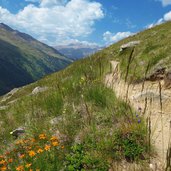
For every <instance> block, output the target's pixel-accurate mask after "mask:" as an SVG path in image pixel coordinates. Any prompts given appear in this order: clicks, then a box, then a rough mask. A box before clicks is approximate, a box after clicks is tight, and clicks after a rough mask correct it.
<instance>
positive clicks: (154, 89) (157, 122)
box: [105, 61, 171, 165]
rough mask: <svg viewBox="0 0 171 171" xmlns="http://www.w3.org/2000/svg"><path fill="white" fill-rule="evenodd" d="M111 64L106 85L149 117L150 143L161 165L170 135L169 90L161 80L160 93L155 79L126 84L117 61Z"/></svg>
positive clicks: (170, 93) (170, 102)
mask: <svg viewBox="0 0 171 171" xmlns="http://www.w3.org/2000/svg"><path fill="white" fill-rule="evenodd" d="M111 66H112V73H111V74H108V75H107V76H106V78H105V83H106V85H107V86H108V87H111V88H112V89H113V90H114V91H115V93H116V95H117V97H120V98H121V99H123V100H127V101H128V102H129V103H130V104H131V106H133V107H134V108H135V109H138V108H141V109H142V111H145V113H144V115H145V118H147V117H150V118H151V128H152V135H151V136H152V144H153V145H154V146H155V147H156V151H157V154H158V159H159V161H157V165H163V164H164V161H165V159H166V153H167V149H168V144H169V141H170V137H171V90H164V88H163V82H161V87H162V88H161V93H160V88H159V87H160V86H159V82H157V81H156V82H150V81H146V82H145V83H144V85H143V84H142V83H140V84H135V85H128V84H127V83H125V81H124V80H121V79H120V73H119V63H118V62H116V61H111ZM160 94H161V96H160ZM160 97H161V98H160ZM161 101H162V109H161ZM145 108H146V109H145ZM142 113H143V112H142ZM155 164H156V163H155Z"/></svg>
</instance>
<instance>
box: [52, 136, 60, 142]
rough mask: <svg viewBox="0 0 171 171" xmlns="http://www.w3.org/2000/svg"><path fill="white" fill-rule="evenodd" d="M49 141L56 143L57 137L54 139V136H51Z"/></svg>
mask: <svg viewBox="0 0 171 171" xmlns="http://www.w3.org/2000/svg"><path fill="white" fill-rule="evenodd" d="M50 140H51V141H57V140H58V138H57V137H55V136H52V137H51V139H50Z"/></svg>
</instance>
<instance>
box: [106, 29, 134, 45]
mask: <svg viewBox="0 0 171 171" xmlns="http://www.w3.org/2000/svg"><path fill="white" fill-rule="evenodd" d="M131 35H133V33H131V32H129V31H128V32H118V33H116V34H114V33H111V32H110V31H106V32H105V33H104V34H103V40H104V41H105V42H106V43H107V44H111V43H115V42H118V41H119V40H121V39H124V38H126V37H129V36H131Z"/></svg>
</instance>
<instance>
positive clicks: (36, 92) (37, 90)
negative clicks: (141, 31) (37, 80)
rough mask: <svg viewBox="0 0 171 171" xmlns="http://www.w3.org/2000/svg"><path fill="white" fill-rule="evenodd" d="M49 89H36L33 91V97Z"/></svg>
mask: <svg viewBox="0 0 171 171" xmlns="http://www.w3.org/2000/svg"><path fill="white" fill-rule="evenodd" d="M47 89H48V87H36V88H34V89H33V91H32V95H36V94H38V93H41V92H44V91H46V90H47Z"/></svg>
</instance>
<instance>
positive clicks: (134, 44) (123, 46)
mask: <svg viewBox="0 0 171 171" xmlns="http://www.w3.org/2000/svg"><path fill="white" fill-rule="evenodd" d="M139 44H140V41H139V40H138V41H132V42H128V43H126V44H123V45H122V46H121V47H120V52H122V51H123V50H125V49H127V48H130V47H135V46H137V45H139Z"/></svg>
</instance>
